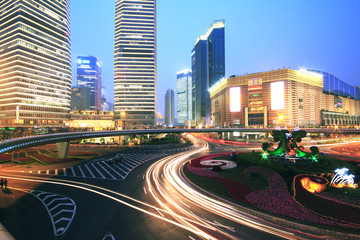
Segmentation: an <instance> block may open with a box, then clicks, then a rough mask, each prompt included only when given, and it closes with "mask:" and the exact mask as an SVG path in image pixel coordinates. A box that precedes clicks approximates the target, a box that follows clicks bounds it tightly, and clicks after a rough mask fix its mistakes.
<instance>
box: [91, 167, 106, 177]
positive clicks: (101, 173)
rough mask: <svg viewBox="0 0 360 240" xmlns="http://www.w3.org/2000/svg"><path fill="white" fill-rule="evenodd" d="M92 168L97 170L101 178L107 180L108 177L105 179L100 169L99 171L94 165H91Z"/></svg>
mask: <svg viewBox="0 0 360 240" xmlns="http://www.w3.org/2000/svg"><path fill="white" fill-rule="evenodd" d="M91 166H93V168H95V170H96V171H97V172H98V173H99V174H100V176H101V177H102V178H103V179H105V178H106V177H104V175H103V174H102V173H101V172H100V171H99V169H97V168H96V167H95V165H94V164H93V163H91Z"/></svg>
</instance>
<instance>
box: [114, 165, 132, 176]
mask: <svg viewBox="0 0 360 240" xmlns="http://www.w3.org/2000/svg"><path fill="white" fill-rule="evenodd" d="M114 167H116V168H117V169H119V170H121V171H123V172H124V173H125V176H123V175H121V174H120V173H118V172H116V171H115V169H113V171H115V172H116V173H117V174H119V175H120V176H121V177H122V179H125V178H126V176H127V174H128V173H127V172H125V171H124V170H122V169H121V168H120V167H118V166H116V165H114ZM111 169H112V168H111Z"/></svg>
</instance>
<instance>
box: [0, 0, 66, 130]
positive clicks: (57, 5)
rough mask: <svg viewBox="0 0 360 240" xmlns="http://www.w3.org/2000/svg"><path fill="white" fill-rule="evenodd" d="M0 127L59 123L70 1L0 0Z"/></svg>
mask: <svg viewBox="0 0 360 240" xmlns="http://www.w3.org/2000/svg"><path fill="white" fill-rule="evenodd" d="M0 9H1V13H0V89H1V92H0V115H1V119H0V125H2V126H29V127H31V126H34V125H36V126H41V125H45V126H46V125H50V126H51V125H53V126H58V125H62V124H63V121H64V120H65V119H66V114H67V112H68V111H69V110H70V97H71V37H70V34H71V31H70V1H69V0H62V1H53V0H42V1H31V0H6V1H0Z"/></svg>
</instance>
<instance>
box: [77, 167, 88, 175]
mask: <svg viewBox="0 0 360 240" xmlns="http://www.w3.org/2000/svg"><path fill="white" fill-rule="evenodd" d="M78 168H79V170H80V172H81V175H82V177H86V176H85V174H84V171H83V170H82V168H81V167H80V166H79V167H78Z"/></svg>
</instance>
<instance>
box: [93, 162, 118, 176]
mask: <svg viewBox="0 0 360 240" xmlns="http://www.w3.org/2000/svg"><path fill="white" fill-rule="evenodd" d="M97 164H98V165H99V166H100V167H101V168H102V169H103V170H104V171H105V172H107V174H109V175H110V177H112V179H116V178H115V177H114V176H113V175H112V174H111V173H110V172H109V171H108V170H106V169H105V168H104V167H103V166H102V165H101V164H100V163H97Z"/></svg>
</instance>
